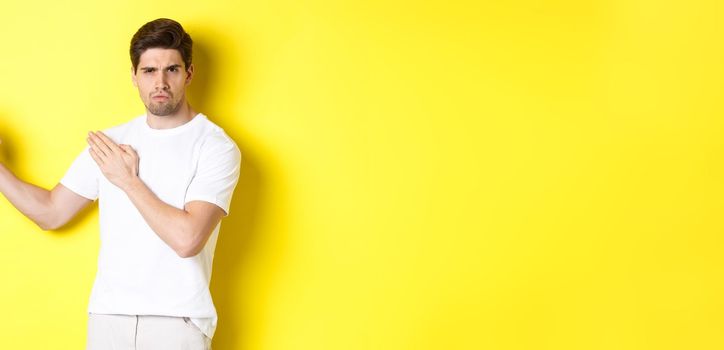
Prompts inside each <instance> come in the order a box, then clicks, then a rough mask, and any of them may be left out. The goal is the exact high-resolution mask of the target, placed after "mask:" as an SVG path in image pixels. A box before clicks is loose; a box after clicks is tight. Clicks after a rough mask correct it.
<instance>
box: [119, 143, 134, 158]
mask: <svg viewBox="0 0 724 350" xmlns="http://www.w3.org/2000/svg"><path fill="white" fill-rule="evenodd" d="M121 147H123V150H124V151H126V152H128V153H129V154H131V155H132V156H134V157H136V158H138V153H136V150H135V149H133V147H131V146H130V145H121Z"/></svg>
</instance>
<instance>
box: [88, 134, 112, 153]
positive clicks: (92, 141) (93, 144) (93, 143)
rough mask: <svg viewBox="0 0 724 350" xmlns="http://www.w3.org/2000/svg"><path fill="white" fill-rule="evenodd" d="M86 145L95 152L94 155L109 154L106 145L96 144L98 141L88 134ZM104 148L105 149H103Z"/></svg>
mask: <svg viewBox="0 0 724 350" xmlns="http://www.w3.org/2000/svg"><path fill="white" fill-rule="evenodd" d="M87 141H88V145H89V146H90V147H91V149H93V150H94V151H95V152H96V155H97V156H99V157H108V154H110V149H108V148H107V147H101V146H100V145H99V144H98V141H96V140H95V139H94V138H92V137H90V136H88V139H87ZM104 148H105V150H104ZM107 153H108V154H107Z"/></svg>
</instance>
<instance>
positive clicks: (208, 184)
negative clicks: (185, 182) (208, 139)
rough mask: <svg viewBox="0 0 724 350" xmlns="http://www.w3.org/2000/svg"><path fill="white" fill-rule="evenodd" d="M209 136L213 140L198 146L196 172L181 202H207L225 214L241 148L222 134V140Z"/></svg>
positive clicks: (235, 182) (235, 179)
mask: <svg viewBox="0 0 724 350" xmlns="http://www.w3.org/2000/svg"><path fill="white" fill-rule="evenodd" d="M213 139H214V142H213V144H208V145H205V146H206V147H202V149H201V152H200V156H199V163H198V166H197V168H196V175H194V177H193V179H192V180H191V183H190V184H189V187H188V190H187V191H186V199H185V201H184V202H185V203H188V202H191V201H196V200H200V201H205V202H209V203H212V204H215V205H216V206H218V207H219V208H221V209H223V210H224V212H225V215H228V214H229V206H230V205H231V196H232V194H233V193H234V188H235V187H236V184H237V182H238V180H239V171H240V168H241V152H240V151H239V148H238V147H236V144H235V143H234V142H233V141H231V140H229V139H226V138H225V139H224V140H223V142H221V141H220V140H218V139H216V138H213Z"/></svg>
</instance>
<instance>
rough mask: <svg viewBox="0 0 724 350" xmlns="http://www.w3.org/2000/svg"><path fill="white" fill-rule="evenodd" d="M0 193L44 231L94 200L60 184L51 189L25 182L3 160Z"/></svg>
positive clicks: (63, 221)
mask: <svg viewBox="0 0 724 350" xmlns="http://www.w3.org/2000/svg"><path fill="white" fill-rule="evenodd" d="M0 193H2V194H3V195H4V196H5V198H7V199H8V200H9V201H10V203H11V204H12V205H13V206H15V208H17V209H18V210H19V211H20V212H21V213H23V214H24V215H25V216H27V217H28V218H29V219H30V220H32V221H33V222H35V224H36V225H38V226H39V227H40V228H42V229H43V230H55V229H57V228H60V227H61V226H63V225H65V224H66V223H67V222H68V221H70V219H72V218H73V217H74V216H75V215H76V214H77V213H78V212H79V211H80V210H81V209H83V208H85V207H86V206H87V205H88V204H90V203H91V202H93V201H92V200H90V199H87V198H85V197H82V196H80V195H78V194H76V193H74V192H73V191H71V190H69V189H67V188H65V186H63V185H61V184H57V185H56V186H55V187H54V188H53V189H52V190H50V191H48V190H46V189H44V188H41V187H38V186H35V185H33V184H30V183H27V182H24V181H22V180H20V179H18V178H17V177H16V176H15V174H13V173H12V172H11V171H10V170H9V169H8V168H7V167H5V165H4V164H3V163H2V162H0Z"/></svg>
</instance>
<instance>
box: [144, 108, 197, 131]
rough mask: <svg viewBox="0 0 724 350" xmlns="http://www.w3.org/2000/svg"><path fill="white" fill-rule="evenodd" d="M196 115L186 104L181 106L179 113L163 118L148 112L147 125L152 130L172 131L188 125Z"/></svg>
mask: <svg viewBox="0 0 724 350" xmlns="http://www.w3.org/2000/svg"><path fill="white" fill-rule="evenodd" d="M196 114H197V113H196V111H194V109H193V108H192V107H191V105H189V104H188V103H187V102H186V103H183V104H182V105H181V108H179V109H178V111H176V112H174V113H173V114H169V115H166V116H163V117H160V116H157V115H154V114H152V113H150V112H149V111H148V110H146V123H147V124H148V126H150V127H151V129H172V128H175V127H177V126H181V125H184V124H186V123H188V122H189V121H191V119H193V118H194V116H196Z"/></svg>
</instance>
